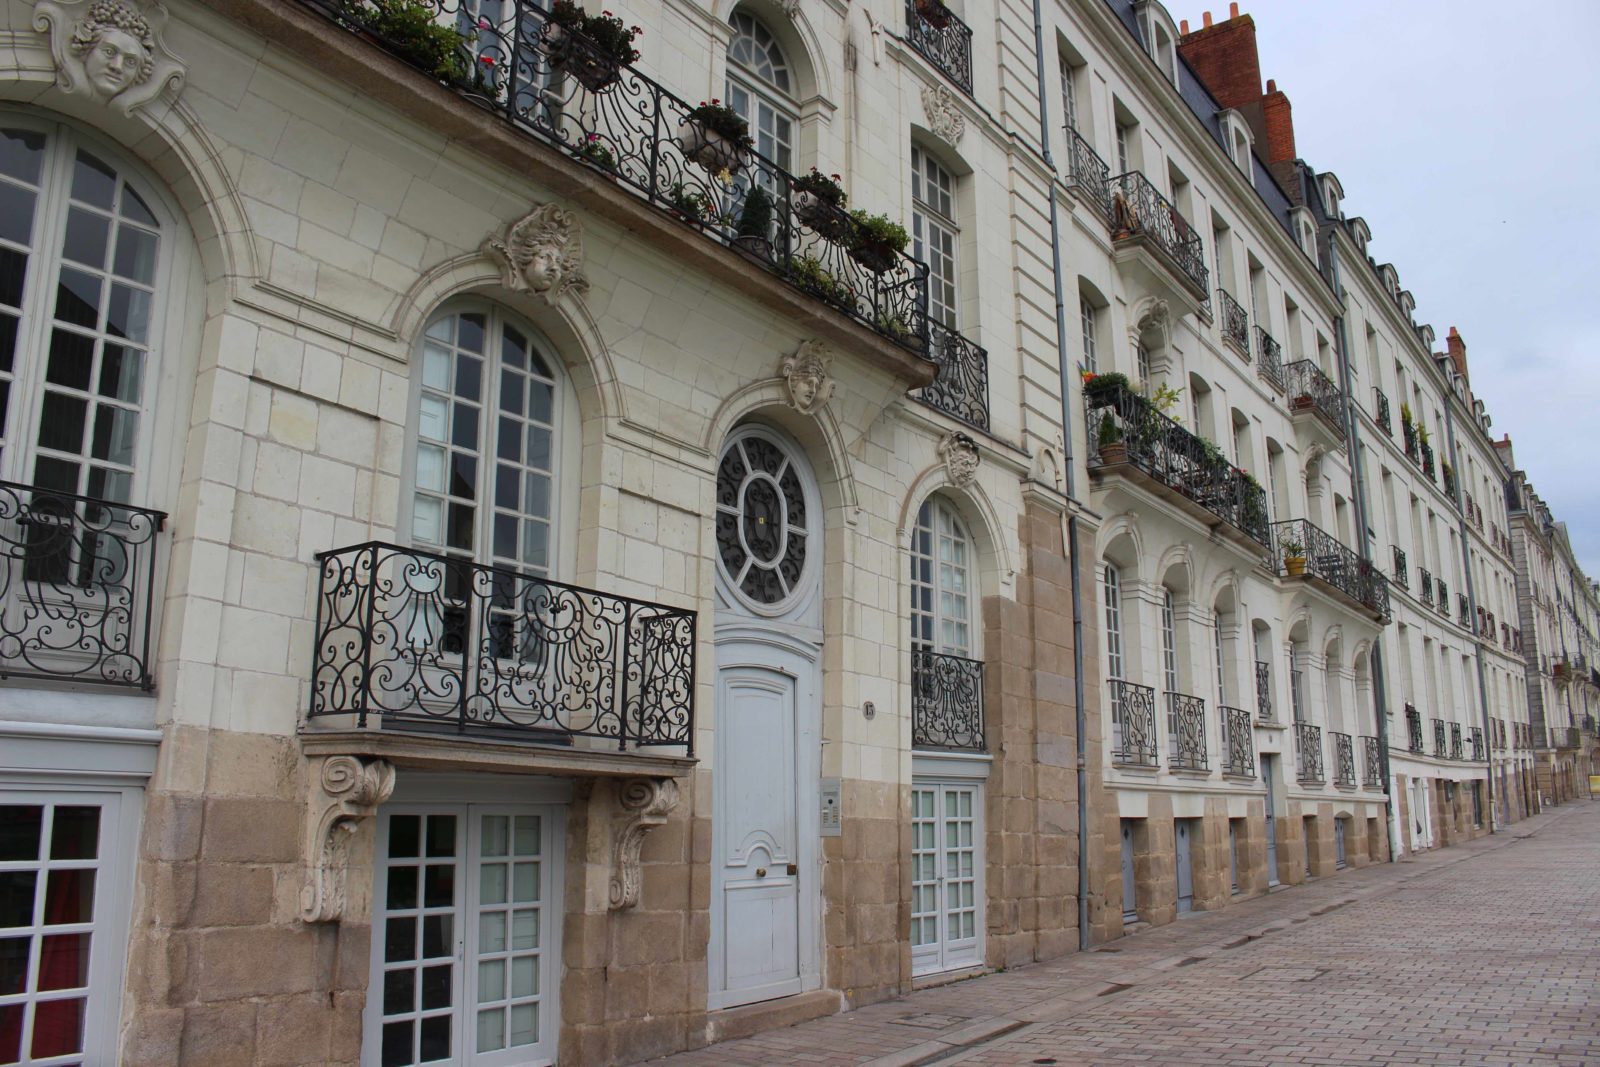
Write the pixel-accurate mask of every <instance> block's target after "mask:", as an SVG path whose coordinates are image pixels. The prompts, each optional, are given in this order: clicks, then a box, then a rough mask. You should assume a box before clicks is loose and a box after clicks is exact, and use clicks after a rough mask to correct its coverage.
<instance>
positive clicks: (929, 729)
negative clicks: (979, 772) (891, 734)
mask: <svg viewBox="0 0 1600 1067" xmlns="http://www.w3.org/2000/svg"><path fill="white" fill-rule="evenodd" d="M911 747H912V748H938V749H952V750H956V751H962V752H982V751H983V750H984V743H983V662H982V661H981V660H975V659H967V658H965V657H962V656H950V655H946V654H945V653H942V652H929V651H927V650H926V649H920V648H919V649H913V650H912V652H911Z"/></svg>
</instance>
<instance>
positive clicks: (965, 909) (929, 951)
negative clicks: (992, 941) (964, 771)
mask: <svg viewBox="0 0 1600 1067" xmlns="http://www.w3.org/2000/svg"><path fill="white" fill-rule="evenodd" d="M980 790H981V786H978V785H975V784H973V785H967V784H957V783H950V784H939V783H933V782H929V783H923V784H918V785H915V786H913V788H912V790H911V867H912V874H911V952H912V960H913V967H914V968H915V970H917V971H918V972H922V973H926V972H929V971H936V970H943V969H947V968H950V967H956V966H961V965H963V964H967V963H976V962H978V909H979V908H980V907H981V906H982V901H981V899H980V892H979V881H978V880H979V875H980V873H981V871H980V865H979V852H978V850H979V848H980V844H979V841H980V838H979V834H978V830H979V826H978V818H979V810H980V803H979V798H980Z"/></svg>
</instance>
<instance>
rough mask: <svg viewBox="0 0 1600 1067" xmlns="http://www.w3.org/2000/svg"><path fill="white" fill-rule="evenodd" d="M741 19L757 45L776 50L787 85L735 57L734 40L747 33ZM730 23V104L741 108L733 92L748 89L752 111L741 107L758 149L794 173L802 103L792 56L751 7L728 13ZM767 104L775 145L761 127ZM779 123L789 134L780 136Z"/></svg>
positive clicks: (727, 91)
mask: <svg viewBox="0 0 1600 1067" xmlns="http://www.w3.org/2000/svg"><path fill="white" fill-rule="evenodd" d="M741 21H748V22H749V23H750V25H751V27H752V31H751V33H750V34H749V38H750V40H751V41H753V42H755V46H756V47H761V48H766V49H768V50H770V51H775V52H776V53H777V56H778V58H779V59H780V60H781V72H782V74H783V75H784V76H786V77H787V79H788V81H789V83H790V84H789V85H788V86H783V85H779V84H778V83H777V82H775V81H772V80H769V79H767V78H765V77H763V76H762V75H761V73H760V72H759V71H757V70H756V69H754V68H752V67H749V66H746V65H745V64H744V63H742V62H740V61H739V60H737V59H735V58H734V55H733V49H734V44H735V43H736V42H737V41H739V40H740V39H742V38H743V37H744V36H745V33H744V30H743V28H742V27H741V25H740V23H741ZM728 26H729V28H730V29H731V30H732V32H731V33H730V34H729V36H728V45H727V47H726V48H725V49H723V56H724V60H725V64H724V65H725V68H726V70H725V73H724V78H723V86H724V90H723V91H724V94H725V97H726V101H727V104H728V106H729V107H732V108H734V110H736V111H738V105H737V104H736V103H735V99H736V97H735V96H734V92H735V90H736V89H737V90H738V91H739V92H742V93H746V94H748V95H749V97H750V104H751V111H750V113H749V114H745V113H744V112H742V111H740V112H739V113H740V114H741V115H743V117H744V119H745V121H746V122H748V123H749V124H750V135H751V136H752V137H753V138H755V139H756V150H757V151H758V152H760V153H761V154H762V155H764V156H766V157H767V158H768V159H771V160H772V161H773V162H775V163H777V164H778V166H780V167H782V168H783V169H784V170H787V171H789V172H791V173H794V172H796V171H797V169H798V168H797V167H796V166H795V160H796V158H797V156H798V153H799V147H800V146H799V144H798V132H799V129H800V103H799V100H798V99H797V97H796V96H795V92H794V82H795V81H796V79H797V70H796V67H795V64H794V61H793V60H791V59H790V58H789V53H788V50H787V49H785V48H784V47H783V42H781V41H779V40H778V35H777V34H775V33H773V32H772V28H771V27H770V26H768V25H767V24H766V22H765V21H763V20H762V19H761V18H760V17H758V16H757V15H755V14H754V13H752V12H751V11H750V10H749V9H748V8H745V7H739V8H736V9H735V10H734V11H733V13H732V14H730V15H729V16H728ZM760 33H765V34H766V35H767V39H768V41H769V42H770V44H769V45H768V44H762V43H761V41H760V36H759V35H760ZM763 105H765V106H766V107H768V108H769V109H770V110H771V112H772V115H773V118H774V123H773V129H772V131H771V137H772V142H773V144H772V146H771V147H767V146H763V144H762V137H763V136H765V135H766V131H764V130H763V129H762V127H761V118H762V112H761V108H762V106H763ZM780 124H787V134H786V137H787V139H785V138H784V137H780V136H779V132H778V131H779V129H780Z"/></svg>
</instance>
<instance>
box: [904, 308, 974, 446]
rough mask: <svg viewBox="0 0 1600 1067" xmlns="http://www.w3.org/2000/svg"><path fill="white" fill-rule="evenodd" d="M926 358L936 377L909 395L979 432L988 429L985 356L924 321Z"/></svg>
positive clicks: (949, 331) (956, 336)
mask: <svg viewBox="0 0 1600 1067" xmlns="http://www.w3.org/2000/svg"><path fill="white" fill-rule="evenodd" d="M928 358H930V359H932V360H933V361H934V362H935V363H937V364H938V365H939V377H937V378H935V379H934V381H933V384H932V385H930V386H928V387H927V388H925V389H919V390H917V391H916V392H914V393H912V394H911V395H912V396H914V397H916V398H917V399H918V400H920V401H922V402H923V403H924V404H926V405H928V406H929V407H930V408H934V409H935V410H938V411H942V412H944V413H945V414H946V415H949V416H951V417H952V418H956V419H960V420H961V421H962V422H964V423H966V424H967V425H968V426H975V427H977V428H978V429H980V430H987V429H988V428H989V353H988V352H986V351H984V350H983V349H982V348H980V347H979V346H978V345H975V344H973V343H972V342H971V341H969V340H967V339H966V338H965V337H963V336H961V335H960V334H959V333H957V332H956V331H954V330H952V329H950V328H949V327H947V326H943V325H941V324H939V323H938V322H936V321H934V320H933V319H929V320H928Z"/></svg>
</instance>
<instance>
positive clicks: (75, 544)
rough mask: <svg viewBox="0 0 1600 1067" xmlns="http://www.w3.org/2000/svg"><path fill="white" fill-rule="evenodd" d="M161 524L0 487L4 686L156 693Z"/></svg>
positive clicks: (154, 515)
mask: <svg viewBox="0 0 1600 1067" xmlns="http://www.w3.org/2000/svg"><path fill="white" fill-rule="evenodd" d="M0 400H3V397H0ZM165 523H166V515H165V514H163V513H162V512H159V511H151V510H149V509H148V508H135V507H129V506H128V505H126V504H118V503H115V502H113V501H109V500H98V499H96V498H94V497H87V496H77V495H74V494H72V493H57V492H54V491H52V490H49V489H41V488H38V487H35V486H31V485H21V484H18V483H15V482H0V678H55V679H60V680H63V681H72V682H89V683H94V684H96V685H114V686H126V687H129V688H133V689H144V690H150V689H154V688H155V674H154V666H155V665H154V663H152V662H151V657H150V639H151V632H150V631H151V623H152V618H153V613H152V607H153V604H154V601H155V584H156V563H157V560H156V548H157V535H158V534H159V533H160V532H161V529H162V527H163V525H165Z"/></svg>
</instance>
